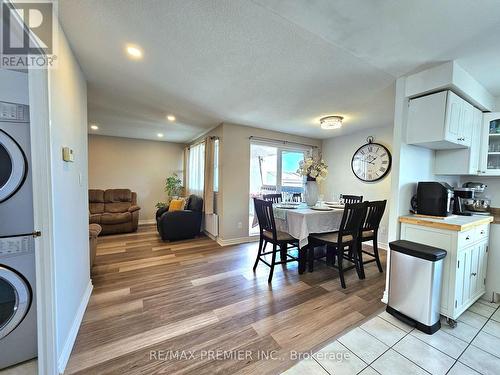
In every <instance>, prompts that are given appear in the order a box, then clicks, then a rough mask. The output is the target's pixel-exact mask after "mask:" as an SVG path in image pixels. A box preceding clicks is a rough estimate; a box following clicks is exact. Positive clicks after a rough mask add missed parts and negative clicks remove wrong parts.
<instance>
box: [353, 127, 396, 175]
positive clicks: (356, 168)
mask: <svg viewBox="0 0 500 375" xmlns="http://www.w3.org/2000/svg"><path fill="white" fill-rule="evenodd" d="M366 141H367V142H368V143H366V144H364V145H363V146H361V147H360V148H358V150H357V151H356V152H355V153H354V155H353V157H352V160H351V168H352V172H353V173H354V175H355V176H356V177H357V178H359V179H360V180H361V181H365V182H375V181H378V180H380V179H382V178H384V177H385V176H386V175H387V174H388V173H389V171H390V170H391V164H392V156H391V153H390V152H389V150H388V149H387V147H385V146H383V145H381V144H380V143H374V142H373V137H368V138H367V139H366Z"/></svg>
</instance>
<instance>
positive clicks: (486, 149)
mask: <svg viewBox="0 0 500 375" xmlns="http://www.w3.org/2000/svg"><path fill="white" fill-rule="evenodd" d="M479 174H480V175H486V176H488V175H489V176H500V112H497V113H485V114H484V127H483V139H482V142H481V160H480V168H479Z"/></svg>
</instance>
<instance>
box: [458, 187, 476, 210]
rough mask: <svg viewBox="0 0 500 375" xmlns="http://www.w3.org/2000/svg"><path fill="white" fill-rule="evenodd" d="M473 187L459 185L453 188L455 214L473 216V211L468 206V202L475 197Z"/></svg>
mask: <svg viewBox="0 0 500 375" xmlns="http://www.w3.org/2000/svg"><path fill="white" fill-rule="evenodd" d="M474 192H475V190H474V189H473V188H468V187H461V188H460V187H457V188H454V189H453V213H454V214H455V215H464V216H471V215H472V213H471V212H469V211H468V210H467V208H466V204H470V202H471V201H472V200H473V199H474Z"/></svg>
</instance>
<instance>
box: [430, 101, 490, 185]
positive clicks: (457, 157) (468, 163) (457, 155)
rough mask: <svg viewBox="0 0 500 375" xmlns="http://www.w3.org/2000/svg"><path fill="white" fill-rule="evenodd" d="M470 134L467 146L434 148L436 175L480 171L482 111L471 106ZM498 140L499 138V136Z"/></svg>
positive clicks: (466, 173) (476, 172) (478, 172)
mask: <svg viewBox="0 0 500 375" xmlns="http://www.w3.org/2000/svg"><path fill="white" fill-rule="evenodd" d="M471 130H472V135H471V145H470V147H469V148H460V149H452V150H436V152H435V155H434V173H435V174H437V175H478V174H480V171H481V164H480V161H481V152H482V151H481V150H482V148H481V146H482V145H481V139H482V135H483V112H481V110H479V109H477V108H474V107H472V128H471ZM499 140H500V138H499Z"/></svg>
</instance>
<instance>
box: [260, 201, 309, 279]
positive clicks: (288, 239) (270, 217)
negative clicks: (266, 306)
mask: <svg viewBox="0 0 500 375" xmlns="http://www.w3.org/2000/svg"><path fill="white" fill-rule="evenodd" d="M253 202H254V207H255V214H256V215H257V220H258V221H259V229H260V240H259V252H258V253H257V259H256V260H255V264H254V266H253V270H254V271H255V269H256V268H257V265H258V264H259V260H260V261H261V262H263V263H264V264H266V265H267V266H269V267H271V271H270V272H269V278H268V279H267V281H268V282H269V283H270V282H271V280H272V279H273V272H274V266H275V265H276V264H285V263H288V262H298V261H299V259H298V258H296V257H294V256H292V255H290V254H288V250H289V249H292V248H297V249H298V246H299V241H298V240H297V239H295V238H293V237H292V236H290V235H289V234H288V233H285V232H281V231H279V230H276V223H275V221H274V213H273V202H272V201H265V200H262V199H258V198H254V199H253ZM268 242H269V243H271V244H272V245H273V249H272V251H268V252H266V251H265V249H266V245H267V243H268ZM289 245H290V246H289ZM278 248H279V251H280V261H278V262H277V261H276V253H277V252H278ZM269 254H271V263H269V262H267V261H266V260H265V259H264V257H265V256H266V255H269Z"/></svg>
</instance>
